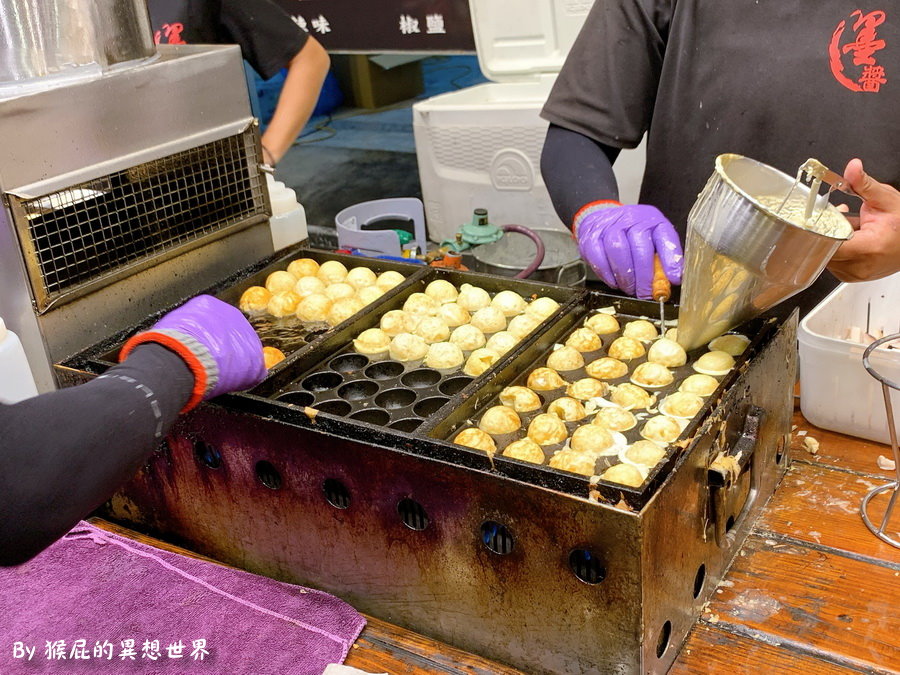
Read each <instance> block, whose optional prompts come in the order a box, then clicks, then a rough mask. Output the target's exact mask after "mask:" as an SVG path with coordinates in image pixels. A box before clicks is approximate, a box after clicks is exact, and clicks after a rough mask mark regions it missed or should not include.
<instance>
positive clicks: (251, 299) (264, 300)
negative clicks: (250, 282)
mask: <svg viewBox="0 0 900 675" xmlns="http://www.w3.org/2000/svg"><path fill="white" fill-rule="evenodd" d="M271 299H272V292H271V291H270V290H269V289H268V288H263V287H262V286H251V287H250V288H248V289H247V290H246V291H244V292H243V293H241V299H240V300H238V307H239V308H240V309H241V311H242V312H247V313H248V314H249V313H251V312H264V311H265V310H266V307H268V306H269V300H271Z"/></svg>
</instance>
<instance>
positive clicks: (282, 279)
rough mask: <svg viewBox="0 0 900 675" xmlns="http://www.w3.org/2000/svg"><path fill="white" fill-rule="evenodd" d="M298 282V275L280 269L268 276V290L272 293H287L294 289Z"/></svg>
mask: <svg viewBox="0 0 900 675" xmlns="http://www.w3.org/2000/svg"><path fill="white" fill-rule="evenodd" d="M296 283H297V277H295V276H294V275H293V274H291V273H290V272H285V271H284V270H279V271H278V272H272V273H271V274H270V275H269V276H268V277H266V290H267V291H269V292H270V293H272V294H273V295H274V294H275V293H286V292H288V291H293V290H294V284H296Z"/></svg>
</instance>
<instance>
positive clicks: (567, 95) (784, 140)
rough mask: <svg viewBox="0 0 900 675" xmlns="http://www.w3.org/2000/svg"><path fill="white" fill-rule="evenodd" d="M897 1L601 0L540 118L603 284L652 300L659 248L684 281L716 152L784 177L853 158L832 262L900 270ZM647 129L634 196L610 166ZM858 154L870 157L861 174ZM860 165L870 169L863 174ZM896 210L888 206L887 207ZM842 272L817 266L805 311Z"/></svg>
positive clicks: (845, 269)
mask: <svg viewBox="0 0 900 675" xmlns="http://www.w3.org/2000/svg"><path fill="white" fill-rule="evenodd" d="M898 109H900V3H898V2H896V1H894V0H887V1H886V2H881V3H880V4H878V3H876V5H874V6H863V7H862V8H861V9H860V6H859V5H858V3H845V2H836V1H835V0H829V1H828V2H820V3H785V2H782V1H780V0H757V1H756V2H726V3H722V2H717V1H715V0H679V1H678V2H676V1H675V0H597V2H595V3H594V6H593V8H592V10H591V12H590V14H589V16H588V17H587V20H586V23H585V25H584V27H583V29H582V31H581V33H580V35H579V36H578V39H577V41H576V42H575V45H574V46H573V48H572V50H571V52H570V54H569V57H568V59H567V61H566V63H565V65H564V66H563V68H562V71H561V72H560V75H559V78H558V79H557V81H556V84H555V86H554V88H553V90H552V92H551V94H550V97H549V99H548V101H547V103H546V105H545V106H544V109H543V112H542V116H543V117H544V118H545V119H547V120H548V121H549V122H550V128H549V130H548V133H547V139H546V142H545V145H544V151H543V156H542V158H541V171H542V174H543V177H544V182H545V183H546V185H547V188H548V190H549V191H550V195H551V198H552V200H553V204H554V207H555V208H556V211H557V213H558V214H559V216H560V218H561V219H562V220H563V222H565V223H567V224H569V225H570V226H572V227H573V229H574V232H575V236H576V239H577V240H578V242H579V248H580V250H581V254H582V256H583V257H584V258H585V260H586V261H587V262H588V263H589V264H590V265H591V267H592V268H593V269H594V271H595V272H596V273H597V274H598V276H599V277H600V278H601V279H602V280H603V281H604V282H605V283H606V284H608V285H609V286H611V287H613V288H619V289H621V290H622V291H624V292H625V293H626V294H629V295H637V296H638V297H642V298H649V297H650V288H651V280H652V276H653V256H654V253H658V254H659V256H660V258H661V260H662V263H663V267H664V270H665V272H666V274H667V276H668V277H669V279H670V280H671V281H673V282H675V283H680V281H681V272H682V265H683V260H682V255H681V254H682V251H681V242H682V241H683V240H684V236H685V228H686V225H687V215H688V212H689V210H690V208H691V206H692V205H693V203H694V201H695V199H696V197H697V194H698V193H699V192H700V190H701V189H702V188H703V186H704V184H705V183H706V180H707V179H708V178H709V176H710V174H711V173H712V171H713V168H714V166H715V158H716V156H718V155H719V154H722V153H737V154H742V155H746V156H748V157H751V158H753V159H756V160H759V161H761V162H764V163H765V164H768V165H770V166H772V167H775V168H777V169H779V170H781V171H784V172H786V173H789V174H792V173H793V172H794V171H795V170H796V169H797V167H799V166H800V165H801V164H802V163H803V162H804V161H805V160H806V159H807V158H809V157H815V158H816V159H819V160H821V161H822V162H823V163H824V164H826V165H827V166H831V167H833V168H835V169H838V170H839V169H840V168H842V167H845V166H846V170H845V177H846V178H847V180H848V181H849V183H850V185H851V187H853V189H854V190H856V191H857V192H858V193H859V194H860V195H861V196H862V197H863V198H864V200H865V203H864V204H863V205H862V207H861V208H860V203H859V201H858V200H855V199H854V198H852V197H847V196H846V195H843V194H839V193H835V194H834V195H833V201H836V202H844V203H846V204H847V205H848V207H849V209H850V210H851V211H860V218H859V219H858V220H857V219H855V218H853V219H852V222H853V224H854V227H856V228H858V231H857V232H856V233H855V234H854V236H853V238H852V239H851V240H850V241H848V242H846V243H845V244H843V245H842V246H841V248H840V249H839V250H838V252H837V254H836V255H835V256H834V258H833V259H832V262H831V264H830V265H829V269H830V270H831V272H832V273H833V274H834V275H835V276H837V277H838V279H841V280H845V281H860V280H866V279H876V278H880V277H883V276H887V275H888V274H891V273H893V272H895V271H897V270H900V221H898V219H897V208H898V206H900V193H898V192H897V189H896V188H897V187H898V186H900V124H898V118H897V110H898ZM645 133H647V134H648V139H647V164H646V169H645V172H644V178H643V183H642V186H641V195H640V202H641V203H640V204H638V205H621V204H619V202H618V188H617V185H616V181H615V177H614V175H613V172H612V164H613V162H614V161H615V159H616V157H617V155H618V153H619V151H620V150H621V149H623V148H634V147H635V146H637V145H638V143H639V142H640V140H641V138H642V137H643V135H644V134H645ZM854 157H863V158H865V168H866V171H865V172H864V171H863V168H862V164H861V163H860V161H859V160H853V161H852V162H849V163H848V161H849V160H851V159H852V158H854ZM866 172H869V173H870V174H871V175H872V176H876V177H877V178H878V179H879V181H883V182H878V181H875V180H874V179H872V178H870V177H869V176H868V175H867V173H866ZM892 211H893V215H892V213H891V212H892ZM836 283H837V282H836V280H835V279H834V278H833V277H832V276H831V275H830V274H827V273H826V274H823V275H822V277H821V278H820V279H819V281H818V282H817V283H816V284H815V285H814V286H813V288H811V289H810V290H809V291H807V293H805V294H803V296H804V297H803V298H802V301H801V302H800V303H799V304H800V305H801V311H802V310H803V309H808V308H809V307H811V306H812V305H814V304H815V303H816V302H818V300H819V299H821V298H822V297H823V296H824V295H825V294H826V293H827V292H828V291H829V290H830V289H831V288H833V286H834V285H835V284H836Z"/></svg>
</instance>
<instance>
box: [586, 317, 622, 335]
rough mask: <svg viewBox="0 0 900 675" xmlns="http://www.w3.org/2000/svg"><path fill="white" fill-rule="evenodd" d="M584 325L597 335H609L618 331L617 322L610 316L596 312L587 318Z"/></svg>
mask: <svg viewBox="0 0 900 675" xmlns="http://www.w3.org/2000/svg"><path fill="white" fill-rule="evenodd" d="M584 325H585V326H587V327H588V328H590V329H591V330H592V331H594V332H595V333H596V334H597V335H610V334H612V333H615V332H616V331H618V330H619V321H618V319H616V317H614V316H613V315H612V314H606V313H604V312H598V313H597V314H592V315H591V316H589V317H588V319H587V321H585V322H584Z"/></svg>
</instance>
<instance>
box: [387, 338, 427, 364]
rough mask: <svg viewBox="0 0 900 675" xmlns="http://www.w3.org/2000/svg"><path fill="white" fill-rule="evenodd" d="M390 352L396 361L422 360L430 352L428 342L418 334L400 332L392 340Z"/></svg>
mask: <svg viewBox="0 0 900 675" xmlns="http://www.w3.org/2000/svg"><path fill="white" fill-rule="evenodd" d="M388 351H389V353H390V356H391V358H392V359H394V360H395V361H401V362H403V363H406V362H409V361H420V360H421V359H424V358H425V355H426V354H427V353H428V343H427V342H425V340H423V339H422V338H420V337H419V336H418V335H413V334H412V333H400V334H398V335H395V336H394V338H393V339H392V340H391V346H390V348H389V350H388Z"/></svg>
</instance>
